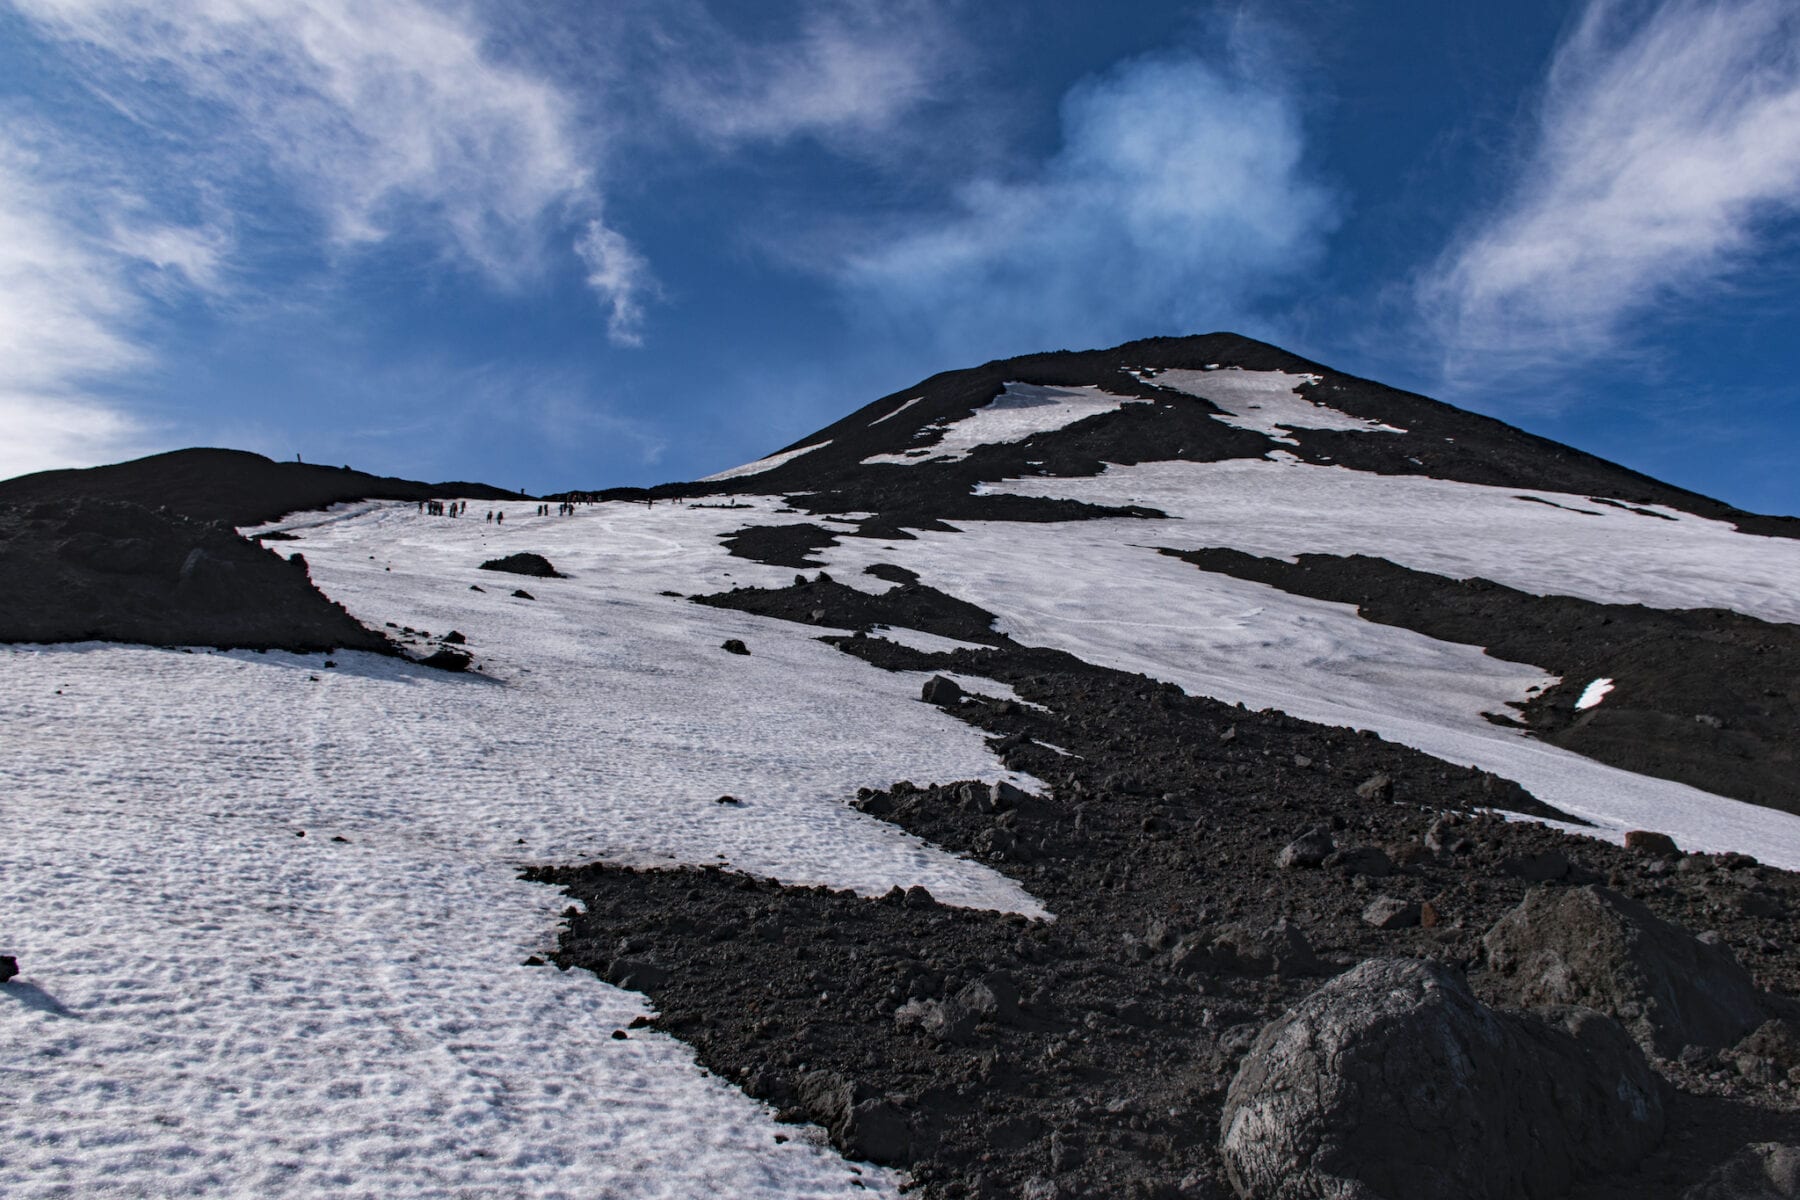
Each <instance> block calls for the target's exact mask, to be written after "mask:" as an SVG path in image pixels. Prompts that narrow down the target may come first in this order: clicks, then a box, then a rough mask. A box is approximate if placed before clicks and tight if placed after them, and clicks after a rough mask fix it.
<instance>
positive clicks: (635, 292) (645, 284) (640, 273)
mask: <svg viewBox="0 0 1800 1200" xmlns="http://www.w3.org/2000/svg"><path fill="white" fill-rule="evenodd" d="M575 252H576V253H577V254H579V255H580V256H581V261H582V262H583V263H585V264H586V265H587V282H588V286H589V287H591V288H593V289H594V291H595V292H597V293H599V295H601V296H602V297H604V298H605V299H606V302H607V305H608V307H609V309H610V312H611V317H610V320H609V321H608V322H607V334H608V336H609V337H610V338H611V339H612V341H613V342H614V343H615V344H616V345H620V346H641V345H643V343H644V334H643V329H644V302H645V300H646V299H648V298H652V297H654V296H656V295H657V294H658V288H657V284H656V278H655V276H654V275H653V274H652V273H651V271H650V261H649V260H648V259H646V258H645V257H644V256H643V255H642V254H640V253H638V251H637V248H636V247H634V246H633V245H632V244H631V243H630V242H629V241H627V240H626V239H625V238H624V236H623V235H621V234H620V233H619V232H618V231H617V230H613V229H608V228H607V227H606V226H605V225H604V224H602V223H601V222H600V221H598V220H594V221H589V222H588V227H587V232H585V233H583V234H582V235H581V240H579V241H578V242H576V243H575Z"/></svg>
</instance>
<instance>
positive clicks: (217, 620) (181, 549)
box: [0, 500, 393, 653]
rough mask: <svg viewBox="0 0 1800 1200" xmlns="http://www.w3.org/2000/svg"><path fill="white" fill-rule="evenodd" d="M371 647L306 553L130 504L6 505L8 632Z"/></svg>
mask: <svg viewBox="0 0 1800 1200" xmlns="http://www.w3.org/2000/svg"><path fill="white" fill-rule="evenodd" d="M89 640H92V641H110V642H138V643H143V644H147V645H152V646H190V645H200V646H219V647H224V648H243V649H264V650H274V649H280V650H294V651H313V650H332V649H339V648H342V649H347V650H373V651H377V652H381V653H391V652H392V649H393V648H392V646H391V645H390V644H389V643H388V641H387V639H386V638H384V637H382V636H381V635H379V634H377V633H375V632H373V631H371V630H369V629H367V628H365V627H363V626H362V625H361V624H359V623H358V622H357V621H356V620H355V619H354V618H352V617H351V616H350V614H349V613H347V612H345V611H344V609H343V608H342V607H341V606H339V605H336V604H333V603H332V602H331V601H330V600H328V599H326V598H325V597H324V596H323V595H321V594H320V593H319V591H318V590H317V589H316V588H314V587H313V585H312V580H311V579H310V578H309V577H308V575H307V569H306V561H305V560H304V559H303V558H301V557H300V556H299V555H298V554H296V555H294V556H292V557H291V558H283V557H282V556H281V555H279V554H277V553H276V552H275V551H273V550H270V549H267V548H265V547H262V546H259V545H257V544H256V543H254V542H251V541H248V540H246V539H245V538H242V537H240V536H238V534H237V533H236V532H234V531H233V530H232V529H230V528H229V527H227V526H224V525H218V524H214V523H212V522H209V521H200V520H195V519H193V518H190V517H184V516H181V515H179V514H177V513H173V512H170V511H168V510H167V509H151V508H146V507H144V506H143V505H139V504H131V503H127V502H124V501H110V500H83V501H80V502H78V503H74V504H72V505H59V504H51V503H39V504H34V505H31V506H30V507H25V508H19V507H8V506H5V505H0V641H7V642H73V641H89Z"/></svg>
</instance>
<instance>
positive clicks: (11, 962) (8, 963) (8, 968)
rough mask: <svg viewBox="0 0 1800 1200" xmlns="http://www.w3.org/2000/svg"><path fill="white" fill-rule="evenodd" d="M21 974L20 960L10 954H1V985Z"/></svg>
mask: <svg viewBox="0 0 1800 1200" xmlns="http://www.w3.org/2000/svg"><path fill="white" fill-rule="evenodd" d="M18 973H19V960H18V959H16V958H14V957H13V956H12V955H10V954H0V983H5V982H7V981H8V980H9V979H13V978H15V977H16V976H17V975H18Z"/></svg>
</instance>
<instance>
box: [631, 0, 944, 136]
mask: <svg viewBox="0 0 1800 1200" xmlns="http://www.w3.org/2000/svg"><path fill="white" fill-rule="evenodd" d="M678 11H679V18H678V20H676V21H669V22H667V23H666V26H665V27H666V28H667V29H669V30H670V32H668V33H665V35H664V38H663V41H664V42H665V45H664V47H663V52H662V54H661V55H660V56H659V61H658V62H657V65H656V77H657V78H658V80H659V84H658V91H659V94H660V97H661V100H662V102H663V104H664V105H665V106H666V108H667V109H668V110H669V111H670V112H672V113H673V114H675V115H676V116H677V117H678V118H679V119H681V120H683V121H685V122H686V123H687V124H688V125H689V126H691V127H692V128H694V129H696V130H698V131H699V132H701V133H702V134H703V135H705V136H707V137H709V138H712V139H715V140H717V141H721V142H782V141H786V140H788V139H790V138H794V137H800V136H814V137H819V138H823V139H825V140H827V141H831V142H833V143H835V144H836V145H838V147H839V148H853V143H854V142H855V141H856V140H858V139H867V138H869V137H871V136H874V135H879V134H883V133H886V132H889V131H891V130H892V129H893V128H894V127H895V126H896V125H897V124H898V123H899V122H900V121H901V120H902V119H903V118H904V117H906V116H907V115H908V114H910V113H912V112H913V111H915V110H916V109H917V108H918V107H919V106H920V105H921V104H924V103H926V102H928V101H930V100H931V99H933V98H934V97H935V96H936V94H937V92H938V90H939V88H940V86H941V85H942V83H943V81H944V79H945V78H946V76H947V75H949V74H950V73H951V72H953V71H954V70H956V69H957V68H958V66H959V65H960V64H961V63H962V61H963V55H962V52H961V47H960V45H959V38H958V35H957V33H956V31H955V26H954V23H953V22H952V21H951V19H950V14H949V13H948V12H947V11H946V6H945V5H944V4H943V3H942V2H941V0H888V2H886V3H877V2H874V0H840V2H838V3H831V4H826V3H818V2H814V3H809V4H806V5H804V6H802V7H801V8H800V9H799V12H798V15H797V18H796V23H795V26H794V28H793V29H791V30H789V31H787V32H785V33H784V34H783V35H781V36H777V37H769V38H761V39H750V38H745V37H742V36H738V35H734V34H732V33H728V32H727V31H726V30H724V29H723V28H721V27H720V26H719V24H718V22H717V21H716V19H715V18H714V17H713V16H712V15H711V13H710V12H708V11H707V10H706V9H705V8H703V7H700V6H698V5H691V6H688V7H685V8H682V9H680V10H678Z"/></svg>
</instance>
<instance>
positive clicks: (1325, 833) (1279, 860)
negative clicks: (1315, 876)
mask: <svg viewBox="0 0 1800 1200" xmlns="http://www.w3.org/2000/svg"><path fill="white" fill-rule="evenodd" d="M1335 849H1337V845H1336V843H1334V842H1333V841H1332V840H1331V833H1330V831H1329V830H1325V829H1314V830H1311V831H1310V832H1307V833H1303V834H1301V835H1300V836H1299V837H1297V838H1295V839H1294V840H1293V841H1291V842H1289V843H1288V844H1287V845H1285V846H1283V847H1282V848H1281V853H1280V854H1278V855H1276V856H1275V865H1276V866H1278V867H1317V866H1320V865H1322V864H1323V863H1324V862H1325V859H1326V858H1327V857H1328V856H1330V854H1331V852H1332V851H1333V850H1335Z"/></svg>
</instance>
